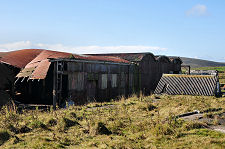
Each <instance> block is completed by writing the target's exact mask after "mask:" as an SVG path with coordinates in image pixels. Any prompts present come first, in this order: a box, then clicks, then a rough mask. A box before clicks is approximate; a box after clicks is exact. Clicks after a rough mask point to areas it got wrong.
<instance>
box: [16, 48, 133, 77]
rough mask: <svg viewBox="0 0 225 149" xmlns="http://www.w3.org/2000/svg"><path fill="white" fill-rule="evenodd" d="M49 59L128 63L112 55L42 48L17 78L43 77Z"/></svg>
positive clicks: (47, 68)
mask: <svg viewBox="0 0 225 149" xmlns="http://www.w3.org/2000/svg"><path fill="white" fill-rule="evenodd" d="M50 59H76V60H87V61H107V62H116V63H130V62H129V61H127V60H124V59H121V58H118V57H112V56H104V57H101V56H89V55H78V54H71V53H66V52H58V51H50V50H43V51H41V52H40V53H39V55H37V56H36V57H35V58H34V59H33V60H32V61H30V62H29V63H28V64H27V65H26V66H25V68H24V69H22V70H21V71H20V73H19V74H18V75H17V76H16V77H17V78H28V80H29V79H45V77H46V75H47V73H48V70H49V67H50V64H51V62H50Z"/></svg>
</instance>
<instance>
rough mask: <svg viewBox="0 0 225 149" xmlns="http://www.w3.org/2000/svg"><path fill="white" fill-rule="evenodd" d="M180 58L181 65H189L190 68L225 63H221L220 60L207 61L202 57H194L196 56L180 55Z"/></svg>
mask: <svg viewBox="0 0 225 149" xmlns="http://www.w3.org/2000/svg"><path fill="white" fill-rule="evenodd" d="M180 58H181V60H182V61H183V65H190V66H191V67H192V68H197V67H219V66H225V63H221V62H214V61H208V60H202V59H196V58H187V57H180Z"/></svg>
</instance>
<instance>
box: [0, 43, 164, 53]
mask: <svg viewBox="0 0 225 149" xmlns="http://www.w3.org/2000/svg"><path fill="white" fill-rule="evenodd" d="M29 48H33V49H35V48H37V49H49V50H56V51H64V52H70V53H77V54H84V53H90V54H94V53H122V52H124V53H131V52H157V51H165V50H167V49H166V48H161V47H154V46H142V45H136V46H65V45H63V44H42V43H32V42H30V41H19V42H13V43H6V44H0V49H1V50H0V51H12V50H19V49H29Z"/></svg>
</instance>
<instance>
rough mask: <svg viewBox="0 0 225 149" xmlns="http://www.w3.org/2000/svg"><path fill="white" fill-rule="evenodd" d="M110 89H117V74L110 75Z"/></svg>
mask: <svg viewBox="0 0 225 149" xmlns="http://www.w3.org/2000/svg"><path fill="white" fill-rule="evenodd" d="M112 87H117V74H112Z"/></svg>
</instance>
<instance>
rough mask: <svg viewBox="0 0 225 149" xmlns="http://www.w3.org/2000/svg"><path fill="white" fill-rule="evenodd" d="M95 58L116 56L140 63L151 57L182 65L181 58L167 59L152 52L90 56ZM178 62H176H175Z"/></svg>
mask: <svg viewBox="0 0 225 149" xmlns="http://www.w3.org/2000/svg"><path fill="white" fill-rule="evenodd" d="M88 55H93V56H114V57H119V58H122V59H125V60H128V61H130V62H140V61H142V59H143V58H144V57H145V56H146V55H150V56H151V57H152V58H153V59H154V60H155V61H167V62H172V63H177V61H179V62H180V63H182V60H181V59H180V58H179V57H167V56H164V55H158V56H155V55H154V54H152V53H150V52H146V53H104V54H88ZM175 61H176V62H175Z"/></svg>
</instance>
